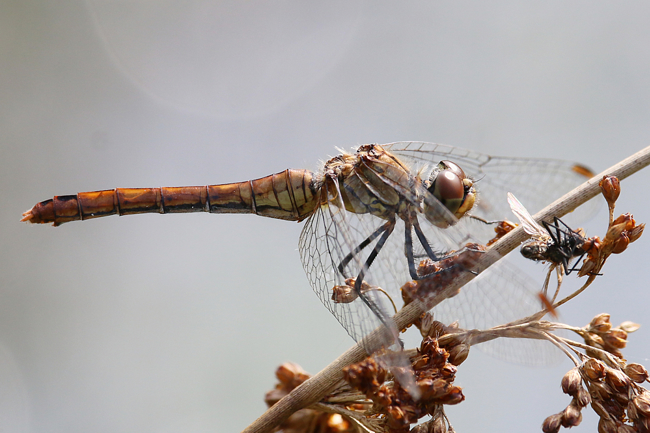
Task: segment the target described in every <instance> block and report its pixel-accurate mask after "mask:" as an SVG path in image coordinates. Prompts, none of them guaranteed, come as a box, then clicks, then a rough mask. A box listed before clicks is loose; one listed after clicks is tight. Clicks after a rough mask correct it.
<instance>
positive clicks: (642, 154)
mask: <svg viewBox="0 0 650 433" xmlns="http://www.w3.org/2000/svg"><path fill="white" fill-rule="evenodd" d="M649 164H650V147H646V148H645V149H643V150H640V151H639V152H637V153H635V154H634V155H632V156H630V157H628V158H626V159H624V160H623V161H621V162H619V163H618V164H615V165H613V166H612V167H610V168H608V169H606V170H604V171H603V172H602V173H600V174H598V175H596V176H594V177H593V178H592V179H590V180H588V181H587V182H585V183H583V184H582V185H580V186H578V187H577V188H575V189H573V190H572V191H570V192H568V193H567V194H565V195H564V196H562V197H561V198H559V199H558V200H556V201H555V202H553V203H551V204H550V205H548V206H547V207H545V208H544V209H542V210H541V211H540V212H538V213H537V214H535V215H534V218H535V220H536V221H541V220H547V219H549V218H552V217H553V216H558V217H561V216H563V215H565V214H567V213H568V212H570V211H572V210H573V209H575V208H577V207H578V206H580V205H582V204H583V203H585V202H586V201H587V200H589V199H591V198H593V197H595V196H596V195H598V194H599V193H600V188H599V186H598V182H599V181H600V180H601V179H602V178H603V176H605V175H614V176H616V177H618V178H619V179H621V180H622V179H625V178H627V177H628V176H630V175H632V174H633V173H636V172H637V171H639V170H641V169H642V168H644V167H646V166H647V165H649ZM504 199H505V198H504ZM528 237H529V235H528V234H526V232H525V231H524V230H523V228H522V227H518V228H516V229H515V230H513V231H512V232H510V233H508V234H507V235H505V236H504V237H503V238H502V239H500V240H499V241H497V242H496V243H495V244H494V245H492V247H491V248H490V249H489V250H488V252H487V253H486V254H484V255H483V257H482V259H481V260H480V261H479V262H478V263H477V265H476V266H475V267H474V269H473V271H475V272H477V273H480V272H481V271H484V270H485V269H487V268H488V267H489V266H491V265H492V264H493V263H495V262H496V261H497V260H499V259H500V258H501V257H503V256H505V255H506V254H508V253H509V252H510V251H512V250H514V249H515V248H517V247H518V246H519V245H520V244H521V243H522V242H523V241H525V240H526V239H527V238H528ZM473 278H474V275H473V274H471V273H469V272H465V273H463V274H462V275H461V276H460V277H459V278H457V279H456V280H454V282H453V284H450V285H449V286H448V287H445V288H444V290H442V291H441V292H440V293H439V294H438V295H436V296H434V297H432V298H431V300H430V301H428V302H427V305H426V306H425V305H423V303H422V302H420V301H414V302H412V303H410V304H408V305H407V306H406V307H404V308H402V309H401V310H400V311H399V312H398V313H397V314H395V316H394V317H393V319H394V321H395V323H396V325H397V329H404V328H405V327H406V326H407V325H409V324H411V323H413V322H414V321H415V320H416V319H417V318H418V317H420V316H421V315H422V314H423V313H424V312H425V311H428V310H430V309H431V308H433V307H434V306H436V305H437V304H439V303H440V302H442V301H443V300H445V299H446V298H448V297H449V296H450V295H452V294H454V293H456V292H457V291H458V290H459V288H460V287H462V286H464V285H465V284H467V283H468V282H469V281H471V280H472V279H473ZM383 334H384V333H383V332H382V330H376V331H375V332H373V333H371V334H370V335H368V336H367V337H366V338H365V339H364V341H363V342H362V343H361V344H356V345H354V346H353V347H352V348H350V349H349V350H348V351H346V352H345V353H343V354H342V355H341V356H339V357H338V358H337V359H336V360H335V361H334V362H332V363H331V364H330V365H328V366H327V367H325V368H324V369H323V370H321V371H320V372H319V373H318V374H316V375H315V376H313V377H312V378H310V379H309V380H307V381H306V382H304V383H303V384H302V385H300V386H298V387H297V388H296V389H294V390H293V391H292V392H291V393H290V394H289V395H287V396H285V397H284V398H282V399H281V400H280V401H278V402H277V403H276V404H275V405H273V406H271V407H270V408H269V409H268V410H267V411H266V412H265V413H264V414H263V415H262V416H260V417H259V418H258V419H257V420H255V421H254V422H253V423H252V424H251V425H249V426H248V427H247V428H246V429H245V430H244V432H245V433H262V432H269V431H271V430H272V429H273V428H275V427H276V426H278V425H279V424H280V423H281V422H282V421H284V420H285V419H287V418H288V417H289V416H290V415H291V414H292V413H294V412H295V411H297V410H299V409H302V408H305V407H307V406H310V405H312V404H315V403H316V402H318V401H319V400H321V399H322V398H323V397H325V396H326V395H327V394H328V393H329V392H330V391H331V390H332V389H333V388H334V387H335V386H336V384H337V383H338V382H339V380H340V379H341V378H342V372H341V370H342V369H343V367H345V366H347V365H350V364H352V363H354V362H359V361H361V360H362V359H363V358H365V357H366V356H367V354H366V352H365V351H364V350H363V348H362V347H377V346H378V344H377V342H378V341H380V339H382V336H383Z"/></svg>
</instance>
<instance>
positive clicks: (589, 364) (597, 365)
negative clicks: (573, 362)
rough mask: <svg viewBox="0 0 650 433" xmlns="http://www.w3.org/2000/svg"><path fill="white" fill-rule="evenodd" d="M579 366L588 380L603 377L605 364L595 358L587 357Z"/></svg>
mask: <svg viewBox="0 0 650 433" xmlns="http://www.w3.org/2000/svg"><path fill="white" fill-rule="evenodd" d="M581 368H582V371H583V372H584V373H585V374H586V375H587V377H588V378H589V380H598V379H602V378H603V377H605V364H603V363H602V362H600V361H598V360H597V359H594V358H589V359H588V360H586V361H585V362H584V363H583V364H582V366H581Z"/></svg>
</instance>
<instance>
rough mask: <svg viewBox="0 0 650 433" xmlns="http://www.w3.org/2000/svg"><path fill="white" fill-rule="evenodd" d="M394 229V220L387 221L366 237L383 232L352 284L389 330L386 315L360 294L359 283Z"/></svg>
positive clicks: (363, 294) (364, 295)
mask: <svg viewBox="0 0 650 433" xmlns="http://www.w3.org/2000/svg"><path fill="white" fill-rule="evenodd" d="M394 228H395V220H393V221H388V222H386V224H384V225H382V226H381V227H380V228H379V229H377V230H375V232H374V233H373V234H372V235H370V236H369V237H368V239H369V238H370V237H372V236H373V235H375V234H379V233H382V232H383V233H382V235H381V237H380V238H379V240H378V241H377V243H376V244H375V247H374V248H373V249H372V251H371V252H370V254H369V255H368V258H367V259H366V262H365V263H364V265H363V267H362V268H361V270H360V271H359V275H357V279H356V281H355V282H354V290H355V292H357V294H358V296H359V297H360V298H361V299H363V302H364V303H365V304H366V305H367V306H368V308H370V310H371V311H372V312H373V314H374V315H375V316H377V318H378V319H379V320H380V321H381V323H382V324H383V325H384V326H386V328H387V329H389V330H390V329H391V328H392V327H391V326H390V325H389V324H388V322H387V319H388V318H387V317H386V314H385V313H384V312H383V311H381V309H380V308H379V306H378V305H377V304H375V303H374V302H373V301H372V300H371V299H369V298H368V297H367V296H366V294H365V293H362V292H361V283H363V277H364V276H365V274H366V271H367V270H368V269H369V268H370V266H371V265H372V262H374V261H375V258H377V255H378V254H379V252H380V251H381V249H382V248H383V246H384V244H385V243H386V240H388V237H389V236H390V235H391V233H393V229H394ZM374 237H377V236H376V235H375V236H374ZM368 239H366V240H368ZM373 239H374V238H373ZM370 241H371V240H370ZM370 241H368V243H370ZM364 242H365V241H364ZM366 245H367V243H366ZM346 258H347V257H346ZM398 340H399V339H398ZM400 344H401V342H400Z"/></svg>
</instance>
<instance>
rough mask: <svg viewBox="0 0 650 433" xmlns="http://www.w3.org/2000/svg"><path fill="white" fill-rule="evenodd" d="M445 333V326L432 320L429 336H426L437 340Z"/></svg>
mask: <svg viewBox="0 0 650 433" xmlns="http://www.w3.org/2000/svg"><path fill="white" fill-rule="evenodd" d="M446 333H447V326H445V324H444V323H442V322H438V321H437V320H434V321H433V323H431V327H430V328H429V334H427V335H428V336H429V337H432V338H439V337H442V336H443V335H445V334H446Z"/></svg>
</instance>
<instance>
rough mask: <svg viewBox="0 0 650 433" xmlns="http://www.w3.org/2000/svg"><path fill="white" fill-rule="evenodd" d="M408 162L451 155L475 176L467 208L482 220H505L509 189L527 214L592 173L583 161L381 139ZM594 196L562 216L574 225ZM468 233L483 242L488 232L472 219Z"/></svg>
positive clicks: (591, 207)
mask: <svg viewBox="0 0 650 433" xmlns="http://www.w3.org/2000/svg"><path fill="white" fill-rule="evenodd" d="M381 146H382V147H383V148H384V149H386V150H388V151H389V152H392V153H394V154H395V155H397V156H398V157H399V158H400V159H401V160H402V161H403V162H405V163H406V164H409V165H411V166H412V167H420V166H423V165H432V164H437V163H438V162H439V161H440V160H442V159H448V160H451V161H453V162H455V163H457V164H458V165H460V167H461V168H462V169H463V170H464V171H465V173H466V174H467V175H468V176H469V177H470V178H472V179H473V180H474V181H475V188H476V189H477V191H478V203H477V204H476V205H475V207H474V209H473V210H472V212H471V213H472V214H473V215H476V216H478V217H481V218H484V219H486V220H505V219H508V218H509V216H510V209H509V206H508V203H507V201H506V194H507V193H508V192H512V193H513V194H514V195H516V196H517V197H518V198H519V199H520V200H522V202H524V203H526V205H527V207H528V210H529V211H530V213H531V214H535V213H536V212H538V211H539V210H541V209H542V208H543V207H545V206H547V205H548V204H550V203H552V202H553V201H554V200H556V199H558V198H560V197H561V196H562V195H564V194H565V193H566V192H568V191H570V190H571V189H573V188H575V187H576V186H578V185H580V184H581V183H583V182H585V181H586V180H588V179H589V178H591V177H592V176H593V175H594V174H593V173H592V172H591V170H590V169H588V168H587V167H585V166H583V165H580V164H577V163H574V162H569V161H562V160H558V159H543V158H511V157H499V156H490V155H485V154H482V153H479V152H474V151H471V150H466V149H461V148H458V147H453V146H448V145H444V144H436V143H425V142H396V143H390V144H382V145H381ZM599 207H600V201H598V200H590V201H589V202H587V203H585V204H584V205H582V206H581V207H580V208H579V209H577V210H576V211H574V212H573V213H572V215H571V217H568V220H569V221H571V223H570V224H574V225H577V224H579V223H581V222H584V221H585V220H586V219H588V218H590V217H591V216H593V215H594V214H595V213H596V211H597V210H598V208H599ZM472 233H473V234H474V235H475V236H477V237H479V238H480V239H482V241H483V242H485V241H486V240H488V239H490V238H491V237H492V236H493V235H494V233H493V232H492V229H491V228H490V227H489V226H486V225H483V224H479V223H476V224H473V229H472Z"/></svg>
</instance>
